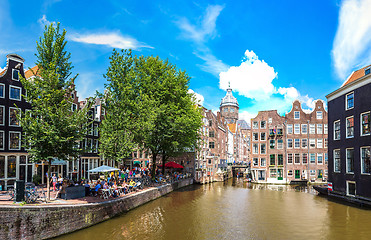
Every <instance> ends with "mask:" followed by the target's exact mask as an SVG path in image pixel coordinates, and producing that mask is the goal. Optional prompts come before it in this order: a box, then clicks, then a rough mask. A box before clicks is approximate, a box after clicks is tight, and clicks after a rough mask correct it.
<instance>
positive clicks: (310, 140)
mask: <svg viewBox="0 0 371 240" xmlns="http://www.w3.org/2000/svg"><path fill="white" fill-rule="evenodd" d="M312 143H314V147H312V146H311V144H312ZM309 148H316V139H315V138H310V139H309Z"/></svg>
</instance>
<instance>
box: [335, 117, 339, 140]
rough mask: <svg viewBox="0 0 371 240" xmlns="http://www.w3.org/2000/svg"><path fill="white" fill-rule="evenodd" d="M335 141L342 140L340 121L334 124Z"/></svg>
mask: <svg viewBox="0 0 371 240" xmlns="http://www.w3.org/2000/svg"><path fill="white" fill-rule="evenodd" d="M334 140H340V120H338V121H335V122H334Z"/></svg>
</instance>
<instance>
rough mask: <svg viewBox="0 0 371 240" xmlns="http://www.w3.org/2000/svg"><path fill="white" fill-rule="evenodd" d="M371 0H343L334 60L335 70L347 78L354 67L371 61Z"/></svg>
mask: <svg viewBox="0 0 371 240" xmlns="http://www.w3.org/2000/svg"><path fill="white" fill-rule="evenodd" d="M370 9H371V0H345V1H342V3H341V6H340V12H339V21H338V22H339V24H338V28H337V31H336V35H335V39H334V43H333V48H332V60H333V64H334V68H335V72H336V74H337V76H338V77H339V78H341V79H342V80H345V79H346V77H347V76H348V75H349V74H350V73H351V71H352V70H353V69H354V68H360V67H363V66H366V65H368V64H370V62H371V55H370V51H371V14H370Z"/></svg>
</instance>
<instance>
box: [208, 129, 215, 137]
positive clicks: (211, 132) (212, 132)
mask: <svg viewBox="0 0 371 240" xmlns="http://www.w3.org/2000/svg"><path fill="white" fill-rule="evenodd" d="M209 137H212V138H213V137H215V134H214V131H212V130H210V131H209Z"/></svg>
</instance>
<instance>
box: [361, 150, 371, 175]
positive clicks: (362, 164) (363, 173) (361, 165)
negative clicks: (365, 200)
mask: <svg viewBox="0 0 371 240" xmlns="http://www.w3.org/2000/svg"><path fill="white" fill-rule="evenodd" d="M363 148H369V149H370V151H371V148H370V146H363V147H360V153H359V155H360V160H361V174H362V175H371V173H364V172H363V165H364V164H363V157H362V149H363Z"/></svg>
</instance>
